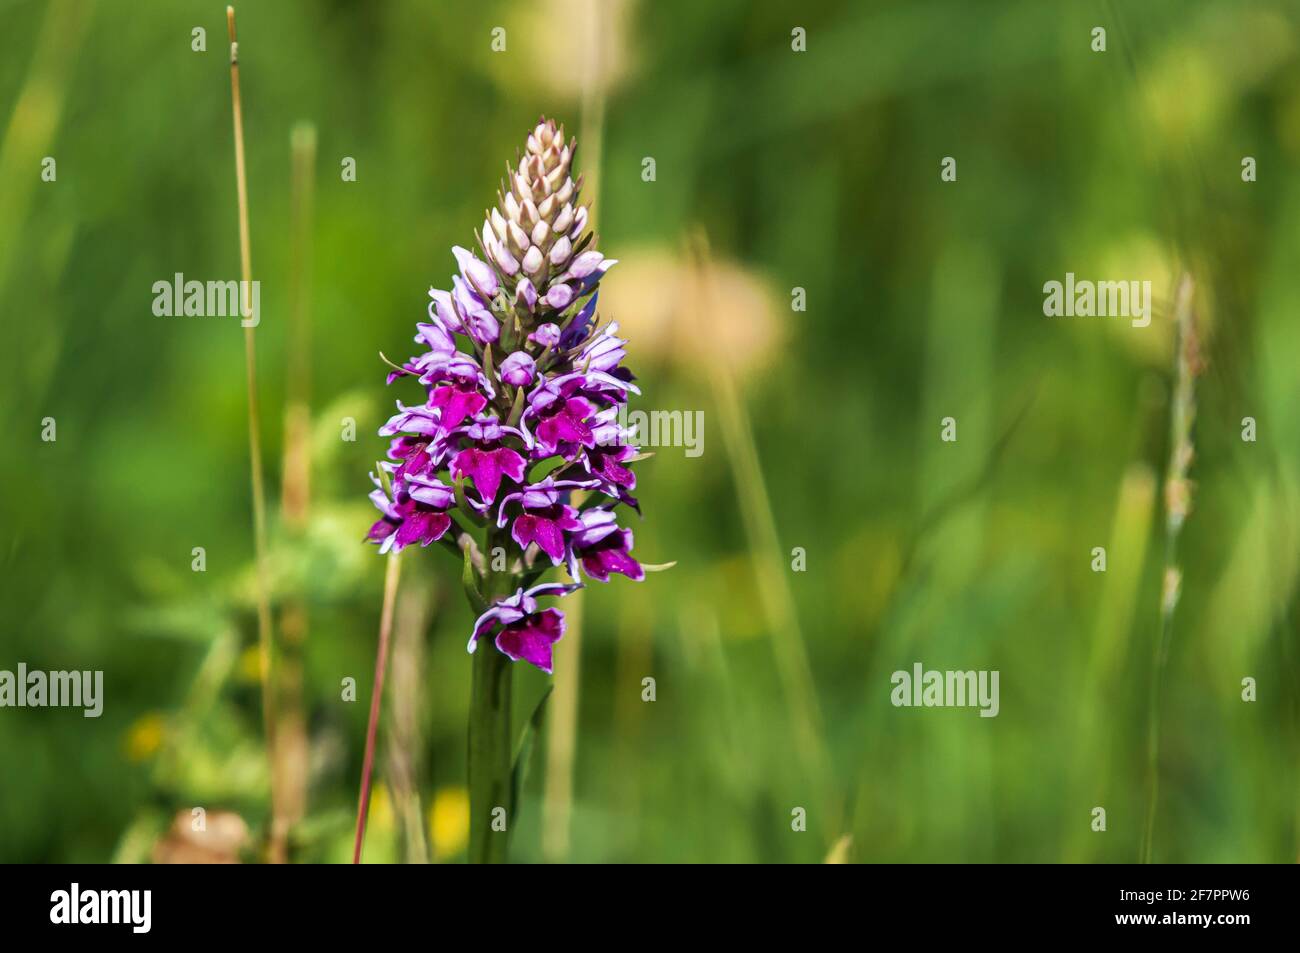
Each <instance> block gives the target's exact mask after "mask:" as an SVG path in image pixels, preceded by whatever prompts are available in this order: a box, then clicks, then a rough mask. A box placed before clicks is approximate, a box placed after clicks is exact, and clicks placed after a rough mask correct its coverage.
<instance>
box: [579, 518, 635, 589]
mask: <svg viewBox="0 0 1300 953" xmlns="http://www.w3.org/2000/svg"><path fill="white" fill-rule="evenodd" d="M579 520H580V521H581V523H582V529H580V530H578V531H577V532H576V533H574V534H573V536H572V537H571V538H570V542H569V575H570V576H572V577H573V578H574V579H575V580H576V579H577V578H578V564H579V563H581V564H582V568H583V570H584V571H585V572H586V574H587V576H588V577H590V578H591V579H596V580H599V581H600V582H609V574H610V573H612V572H617V573H622V574H623V575H624V576H627V578H629V579H631V580H633V581H634V582H640V581H641V580H642V579H644V578H645V570H644V569H642V568H641V564H640V563H638V562H637V561H636V560H635V559H633V558H632V556H631V555H630V551H631V549H632V531H631V530H630V529H624V528H623V527H620V526H619V525H618V524H617V523H616V522H615V521H614V520H615V517H614V513H613V511H612V510H606V509H600V508H599V507H597V508H593V509H590V510H584V511H583V513H582V514H581V515H580V516H579Z"/></svg>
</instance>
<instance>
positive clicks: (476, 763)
mask: <svg viewBox="0 0 1300 953" xmlns="http://www.w3.org/2000/svg"><path fill="white" fill-rule="evenodd" d="M499 536H500V531H499V530H497V529H496V527H490V528H489V529H488V531H487V534H486V535H485V538H484V544H485V546H486V547H487V552H488V553H489V554H490V553H491V552H492V547H493V546H495V545H498V537H499ZM509 582H511V577H510V574H509V573H494V572H490V571H489V572H488V573H487V574H486V578H485V579H484V584H483V595H484V597H485V598H486V600H487V601H488V602H489V603H491V602H492V601H493V600H494V599H495V598H496V597H497V596H498V595H500V594H501V591H502V587H503V586H505V585H507V584H508V583H509ZM483 643H484V644H482V645H479V646H478V647H477V649H476V650H475V652H474V682H473V687H472V688H471V690H470V700H469V804H470V807H469V823H470V832H469V859H470V862H471V863H475V864H501V863H505V861H506V856H507V851H508V849H509V846H510V829H511V825H513V824H514V822H515V819H514V818H513V817H511V816H510V814H511V813H512V812H513V811H514V805H513V804H512V803H511V797H510V791H511V773H512V770H513V764H512V763H511V758H512V754H513V743H512V740H511V737H510V696H511V682H510V677H511V673H512V671H513V669H512V668H511V667H510V659H509V658H507V657H506V656H505V655H504V654H502V653H501V652H500V651H499V650H498V649H497V647H496V646H495V645H494V644H493V643H492V639H491V637H490V636H485V637H484V638H483ZM498 808H499V809H500V811H497V809H498ZM494 811H497V818H504V821H505V829H504V830H493V824H494V822H495V823H496V827H497V828H500V827H501V826H502V824H501V822H500V821H499V820H497V818H494V817H493V812H494ZM502 812H504V814H502Z"/></svg>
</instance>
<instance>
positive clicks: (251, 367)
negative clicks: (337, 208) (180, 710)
mask: <svg viewBox="0 0 1300 953" xmlns="http://www.w3.org/2000/svg"><path fill="white" fill-rule="evenodd" d="M226 26H227V28H228V30H229V33H230V99H231V105H232V116H233V122H234V127H235V187H236V191H237V193H238V197H239V266H240V275H241V277H242V279H243V281H242V283H241V284H240V293H241V302H240V304H241V307H240V311H241V313H242V319H243V325H244V369H245V377H246V379H247V382H248V457H249V461H248V462H249V469H250V471H251V482H252V490H253V549H254V558H255V560H256V570H257V571H256V573H255V576H256V586H255V588H256V594H257V646H258V655H259V662H260V665H259V670H260V677H261V683H262V722H263V728H264V730H265V733H266V751H267V759H268V762H269V764H270V766H271V771H270V774H271V776H272V778H274V766H275V689H274V684H275V683H274V681H273V679H272V677H271V667H272V665H271V663H272V655H273V653H272V647H273V643H272V634H271V600H270V595H269V594H268V592H267V567H266V548H267V547H266V489H265V487H264V486H263V481H262V439H261V424H260V417H259V415H258V410H257V348H256V343H255V339H254V327H253V326H252V325H251V324H249V323H248V319H249V318H251V317H252V309H251V308H250V307H249V300H248V295H249V293H250V291H251V289H252V286H253V252H252V242H251V240H250V238H249V228H248V176H247V173H246V171H245V165H244V108H243V102H242V100H241V98H240V95H239V43H238V41H237V40H236V38H235V8H234V7H226ZM271 788H272V790H271V803H272V804H274V803H275V790H274V788H275V782H274V780H272V781H271ZM271 859H272V860H280V859H282V858H277V857H274V856H272V857H271Z"/></svg>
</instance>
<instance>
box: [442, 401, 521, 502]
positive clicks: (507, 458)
mask: <svg viewBox="0 0 1300 953" xmlns="http://www.w3.org/2000/svg"><path fill="white" fill-rule="evenodd" d="M458 432H461V433H464V434H465V436H467V437H468V438H469V439H470V440H472V441H474V444H475V446H472V447H467V448H466V449H464V450H462V451H460V453H458V454H456V455H455V456H454V457H452V460H451V474H452V476H453V477H457V478H460V477H468V478H470V479H472V480H473V481H474V488H475V489H476V490H478V492H479V496H480V497H482V499H483V502H485V503H491V502H493V501H494V500H495V499H496V497H497V490H498V489H500V488H501V480H502V478H503V477H509V478H510V479H512V480H514V481H515V482H516V483H522V482H523V479H524V467H525V460H524V458H523V457H521V456H520V455H519V454H518V453H516V452H515V451H514V450H511V449H510V448H509V447H505V446H502V445H501V441H502V439H503V438H504V437H505V435H506V434H513V435H514V436H516V437H519V438H520V439H521V440H523V439H524V436H523V434H522V433H521V432H520V431H519V430H517V429H516V428H514V427H503V426H502V425H501V423H500V421H498V420H497V418H496V417H480V418H479V419H478V420H476V421H475V422H474V423H473V424H471V425H470V426H468V427H463V428H461V429H460V431H458Z"/></svg>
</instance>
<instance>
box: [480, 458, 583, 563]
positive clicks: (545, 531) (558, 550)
mask: <svg viewBox="0 0 1300 953" xmlns="http://www.w3.org/2000/svg"><path fill="white" fill-rule="evenodd" d="M598 485H599V482H598V481H596V480H556V479H555V478H554V477H550V476H548V477H547V478H546V479H545V480H542V481H541V482H540V483H534V484H532V485H530V486H526V487H524V488H523V489H522V490H517V491H516V492H514V493H510V494H507V495H506V496H505V497H503V498H502V500H501V507H500V509H499V510H498V511H497V526H498V527H501V526H505V525H506V523H507V522H508V521H509V517H508V516H507V515H506V508H507V507H508V506H509V505H510V504H511V503H513V502H515V501H518V502H519V506H520V509H521V510H522V511H523V512H522V513H520V514H519V515H518V516H516V517H515V521H514V523H513V525H512V526H511V527H510V536H511V538H512V539H514V541H515V542H516V543H518V544H519V548H520V549H523V550H527V549H528V545H529V544H530V543H536V544H537V548H538V549H540V550H541V551H542V552H544V553H545V554H546V555H547V556H549V557H550V559H551V563H552V564H553V565H556V566H558V565H560V563H562V562H563V561H564V552H565V543H564V534H565V533H566V532H574V531H576V530H580V529H582V522H581V521H580V520H579V519H578V510H577V508H576V507H572V506H570V505H569V504H568V503H566V502H564V501H563V499H562V497H564V496H565V495H566V492H567V491H568V490H569V489H593V488H595V487H596V486H598Z"/></svg>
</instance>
